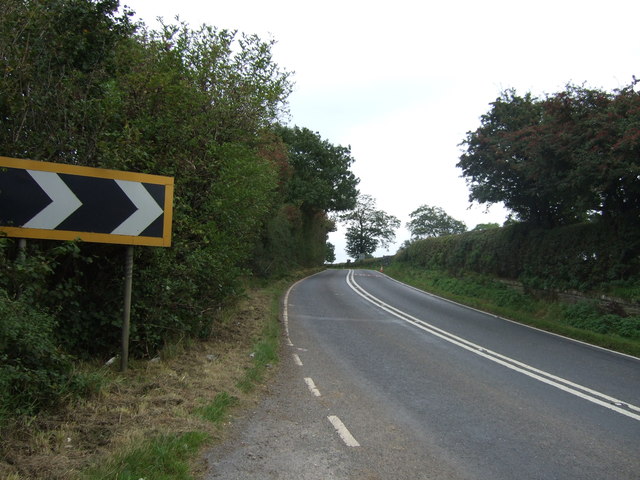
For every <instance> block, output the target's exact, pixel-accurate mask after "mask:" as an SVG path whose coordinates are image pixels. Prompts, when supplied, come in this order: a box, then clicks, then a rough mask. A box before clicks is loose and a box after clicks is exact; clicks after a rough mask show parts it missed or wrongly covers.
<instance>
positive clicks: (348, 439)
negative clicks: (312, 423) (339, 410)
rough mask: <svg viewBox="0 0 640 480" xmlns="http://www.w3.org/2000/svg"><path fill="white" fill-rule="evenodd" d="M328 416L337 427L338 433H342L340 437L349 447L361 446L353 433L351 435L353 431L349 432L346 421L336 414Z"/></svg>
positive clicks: (334, 426)
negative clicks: (345, 424) (343, 421)
mask: <svg viewBox="0 0 640 480" xmlns="http://www.w3.org/2000/svg"><path fill="white" fill-rule="evenodd" d="M327 418H328V419H329V421H330V422H331V424H332V425H333V428H335V429H336V432H338V435H340V438H341V439H342V441H343V442H344V443H345V444H346V445H347V447H359V446H360V444H359V443H358V441H357V440H356V439H355V438H353V435H351V432H349V430H348V429H347V427H345V426H344V423H342V421H341V420H340V419H339V418H338V417H336V416H335V415H329V416H328V417H327Z"/></svg>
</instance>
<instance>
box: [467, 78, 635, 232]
mask: <svg viewBox="0 0 640 480" xmlns="http://www.w3.org/2000/svg"><path fill="white" fill-rule="evenodd" d="M634 86H635V85H634V84H632V85H630V86H628V87H625V88H623V89H621V90H617V91H615V92H614V93H612V94H610V93H606V92H602V91H599V90H591V89H587V88H584V87H576V86H571V85H569V86H567V88H566V90H565V91H563V92H560V93H557V94H554V95H549V96H547V97H546V98H544V99H538V98H534V97H532V96H531V94H526V95H525V96H519V95H517V94H516V92H515V91H513V90H508V91H505V92H504V93H503V94H502V95H501V97H499V98H498V99H496V101H495V102H493V103H492V104H491V107H492V108H491V110H490V111H489V112H488V113H487V114H485V115H483V117H482V122H481V126H480V127H479V128H478V129H477V130H476V131H474V132H469V133H468V134H467V138H466V140H465V141H464V142H463V145H464V146H465V148H466V152H465V153H464V154H463V155H462V156H461V157H460V162H459V163H458V167H460V168H461V169H462V172H463V176H465V177H466V178H467V183H468V184H469V187H470V189H471V195H470V200H471V201H478V202H480V203H489V204H491V203H498V202H503V203H504V205H505V206H506V207H507V208H509V209H510V210H512V211H513V212H515V213H516V214H517V216H518V218H519V219H521V220H523V221H525V222H528V223H532V224H535V225H538V226H543V227H553V226H556V225H564V224H570V223H575V222H581V221H584V220H586V219H587V218H589V217H590V216H593V214H597V215H600V216H602V217H604V219H606V220H607V221H608V222H609V223H616V224H620V223H626V224H631V225H632V224H634V223H635V222H637V218H638V215H640V200H638V199H639V198H640V187H639V182H638V175H639V174H640V160H639V159H640V155H639V153H640V108H639V107H640V94H639V93H637V92H635V90H634Z"/></svg>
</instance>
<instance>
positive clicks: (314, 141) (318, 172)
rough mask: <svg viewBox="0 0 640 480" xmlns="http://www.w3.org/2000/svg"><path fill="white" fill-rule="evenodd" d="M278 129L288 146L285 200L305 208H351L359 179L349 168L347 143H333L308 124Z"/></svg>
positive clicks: (327, 209) (351, 158)
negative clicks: (344, 144) (315, 131)
mask: <svg viewBox="0 0 640 480" xmlns="http://www.w3.org/2000/svg"><path fill="white" fill-rule="evenodd" d="M276 131H277V133H278V134H279V135H280V136H281V137H282V139H283V141H284V142H285V143H286V144H287V145H288V147H289V164H290V165H291V167H292V170H293V174H292V177H291V179H290V180H289V182H288V185H287V195H286V199H285V201H286V203H291V204H293V205H296V206H299V207H300V208H301V209H302V210H303V211H305V212H317V211H324V212H341V211H345V210H349V209H351V208H353V207H354V206H355V204H356V198H357V196H358V190H357V188H356V187H357V185H358V182H359V181H360V180H359V179H358V178H357V177H356V176H355V175H354V174H353V173H352V172H351V171H350V170H349V167H350V166H351V164H352V163H353V161H354V160H353V157H352V156H351V150H350V148H349V147H343V146H341V145H332V144H331V143H329V141H327V140H324V139H322V138H321V137H320V135H319V134H318V133H314V132H312V131H311V130H309V129H308V128H299V127H294V128H289V127H284V126H283V127H279V128H277V130H276Z"/></svg>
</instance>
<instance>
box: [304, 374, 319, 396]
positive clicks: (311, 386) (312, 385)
mask: <svg viewBox="0 0 640 480" xmlns="http://www.w3.org/2000/svg"><path fill="white" fill-rule="evenodd" d="M304 383H306V384H307V387H309V391H310V392H311V393H313V394H314V395H315V396H316V397H320V396H321V394H320V390H318V389H317V388H316V384H315V383H313V380H312V379H311V378H309V377H306V378H305V379H304Z"/></svg>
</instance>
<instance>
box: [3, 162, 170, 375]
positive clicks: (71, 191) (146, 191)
mask: <svg viewBox="0 0 640 480" xmlns="http://www.w3.org/2000/svg"><path fill="white" fill-rule="evenodd" d="M173 186H174V182H173V177H164V176H159V175H149V174H144V173H132V172H122V171H117V170H107V169H102V168H91V167H81V166H78V165H68V164H62V163H50V162H38V161H34V160H23V159H17V158H8V157H0V233H2V234H5V235H7V236H9V237H16V238H22V239H24V238H39V239H47V240H82V241H85V242H98V243H113V244H121V245H127V246H128V248H127V255H126V265H125V267H126V268H125V304H124V314H123V322H122V359H121V369H122V370H123V371H124V370H126V368H127V361H128V356H129V325H130V313H131V289H132V273H133V246H134V245H145V246H153V247H169V246H171V223H172V217H173ZM20 245H21V247H20V252H22V253H21V254H20V255H23V252H24V249H23V248H22V246H23V245H24V243H22V241H21V243H20Z"/></svg>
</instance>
